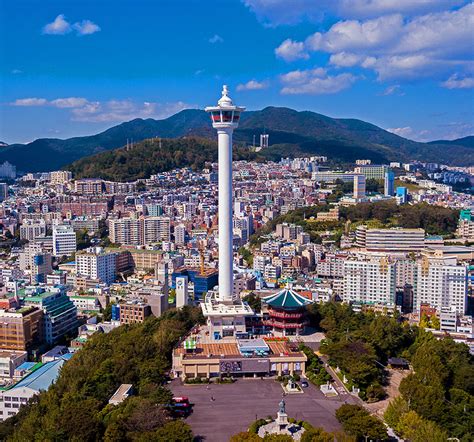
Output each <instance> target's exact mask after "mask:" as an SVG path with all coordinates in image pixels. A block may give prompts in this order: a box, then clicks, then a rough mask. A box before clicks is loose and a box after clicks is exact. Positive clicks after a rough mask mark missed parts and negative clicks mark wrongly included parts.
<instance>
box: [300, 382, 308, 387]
mask: <svg viewBox="0 0 474 442" xmlns="http://www.w3.org/2000/svg"><path fill="white" fill-rule="evenodd" d="M308 387H309V384H308V382H306V381H301V388H308Z"/></svg>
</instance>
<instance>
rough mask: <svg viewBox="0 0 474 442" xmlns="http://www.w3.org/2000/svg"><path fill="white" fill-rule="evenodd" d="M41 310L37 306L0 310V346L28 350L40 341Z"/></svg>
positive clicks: (41, 329) (41, 328)
mask: <svg viewBox="0 0 474 442" xmlns="http://www.w3.org/2000/svg"><path fill="white" fill-rule="evenodd" d="M42 337H43V311H42V310H41V309H39V308H35V307H30V308H21V309H18V310H0V348H2V349H5V350H29V349H30V348H33V347H34V346H36V345H39V344H40V343H41V340H42Z"/></svg>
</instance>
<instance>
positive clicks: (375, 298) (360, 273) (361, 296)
mask: <svg viewBox="0 0 474 442" xmlns="http://www.w3.org/2000/svg"><path fill="white" fill-rule="evenodd" d="M395 293H396V287H395V265H394V264H393V263H390V262H389V261H388V259H387V258H386V257H370V258H368V259H366V260H365V259H364V260H362V259H357V260H356V259H348V260H346V261H344V292H343V296H342V298H343V300H344V301H345V302H351V301H355V302H361V303H376V304H392V305H393V304H395Z"/></svg>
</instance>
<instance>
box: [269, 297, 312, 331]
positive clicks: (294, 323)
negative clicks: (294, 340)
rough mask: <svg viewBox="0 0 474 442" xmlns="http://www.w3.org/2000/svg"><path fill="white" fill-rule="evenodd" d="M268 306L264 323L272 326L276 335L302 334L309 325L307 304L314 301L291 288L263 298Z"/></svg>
mask: <svg viewBox="0 0 474 442" xmlns="http://www.w3.org/2000/svg"><path fill="white" fill-rule="evenodd" d="M262 301H263V302H264V303H265V304H266V305H267V307H268V317H266V318H265V319H264V320H263V324H264V325H266V326H267V327H272V331H273V334H274V335H275V336H288V335H300V334H302V333H303V332H304V329H305V327H306V326H307V325H308V317H307V313H306V306H307V305H309V304H311V303H312V301H310V300H309V299H307V298H305V297H304V296H301V295H299V294H298V293H296V292H295V291H294V290H292V289H291V288H285V289H283V290H281V291H279V292H278V293H276V294H274V295H270V296H266V297H265V298H262Z"/></svg>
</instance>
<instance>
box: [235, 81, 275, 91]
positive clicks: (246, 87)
mask: <svg viewBox="0 0 474 442" xmlns="http://www.w3.org/2000/svg"><path fill="white" fill-rule="evenodd" d="M267 87H268V82H267V81H257V80H250V81H247V83H241V84H238V85H237V90H238V91H256V90H260V89H266V88H267Z"/></svg>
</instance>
